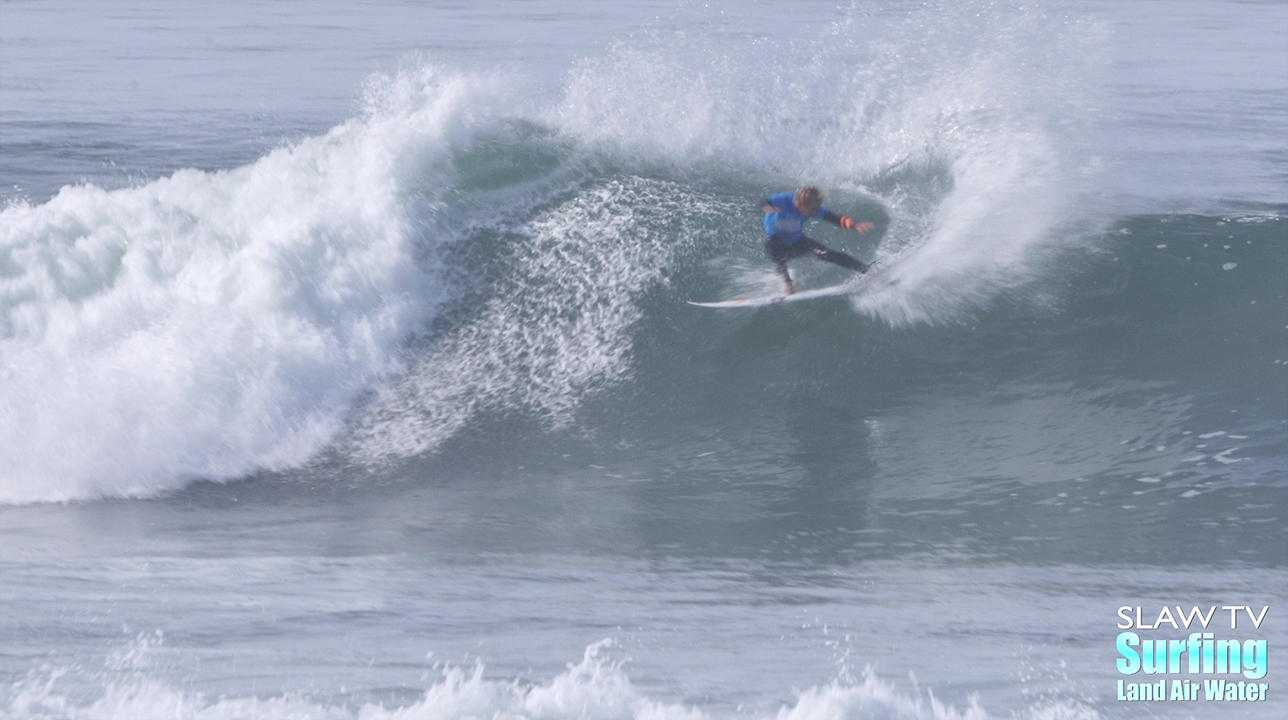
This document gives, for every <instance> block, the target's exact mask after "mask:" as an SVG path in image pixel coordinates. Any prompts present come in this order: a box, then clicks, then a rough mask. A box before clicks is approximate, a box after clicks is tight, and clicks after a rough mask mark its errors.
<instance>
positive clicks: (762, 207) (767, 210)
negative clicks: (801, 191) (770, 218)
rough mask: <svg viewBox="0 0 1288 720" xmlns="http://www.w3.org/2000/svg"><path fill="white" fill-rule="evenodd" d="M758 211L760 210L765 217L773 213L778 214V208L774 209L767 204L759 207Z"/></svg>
mask: <svg viewBox="0 0 1288 720" xmlns="http://www.w3.org/2000/svg"><path fill="white" fill-rule="evenodd" d="M760 209H761V210H764V211H765V214H766V215H768V214H769V213H775V212H778V208H776V207H774V206H773V205H769V204H765V205H761V206H760Z"/></svg>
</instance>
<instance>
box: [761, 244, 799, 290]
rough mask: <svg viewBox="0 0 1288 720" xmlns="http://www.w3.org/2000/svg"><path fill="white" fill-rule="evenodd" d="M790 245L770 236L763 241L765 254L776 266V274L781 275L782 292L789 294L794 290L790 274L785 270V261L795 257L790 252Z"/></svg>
mask: <svg viewBox="0 0 1288 720" xmlns="http://www.w3.org/2000/svg"><path fill="white" fill-rule="evenodd" d="M792 249H793V248H792V247H790V246H787V245H784V244H783V243H782V242H781V241H780V240H779V239H778V238H777V237H770V238H769V239H768V240H766V241H765V254H766V255H768V256H769V259H770V260H773V261H774V267H776V268H778V274H779V275H781V276H782V277H783V283H785V285H784V293H785V294H787V295H791V294H792V293H793V292H795V291H796V289H795V287H793V285H792V274H791V273H790V272H788V270H787V261H788V260H789V259H791V258H793V257H796V255H794V254H793V253H792Z"/></svg>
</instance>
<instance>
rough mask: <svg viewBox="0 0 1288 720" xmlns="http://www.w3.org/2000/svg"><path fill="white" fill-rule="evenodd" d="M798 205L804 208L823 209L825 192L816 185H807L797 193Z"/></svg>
mask: <svg viewBox="0 0 1288 720" xmlns="http://www.w3.org/2000/svg"><path fill="white" fill-rule="evenodd" d="M796 204H797V205H800V206H802V207H822V206H823V191H822V190H819V189H818V188H817V187H815V186H814V185H806V186H805V187H803V188H801V189H800V190H797V191H796Z"/></svg>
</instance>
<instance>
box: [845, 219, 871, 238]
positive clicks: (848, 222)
mask: <svg viewBox="0 0 1288 720" xmlns="http://www.w3.org/2000/svg"><path fill="white" fill-rule="evenodd" d="M841 227H843V228H845V229H846V230H853V231H854V232H856V233H859V234H860V235H862V234H863V233H865V232H867V231H869V230H871V229H872V228H874V227H876V225H874V224H872V223H870V222H866V221H864V222H858V223H856V222H854V218H852V217H848V216H845V215H842V216H841Z"/></svg>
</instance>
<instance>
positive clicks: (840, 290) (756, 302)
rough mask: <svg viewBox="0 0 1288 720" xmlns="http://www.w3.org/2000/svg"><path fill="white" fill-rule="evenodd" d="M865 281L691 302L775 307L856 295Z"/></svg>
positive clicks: (727, 305) (715, 306)
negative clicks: (775, 293)
mask: <svg viewBox="0 0 1288 720" xmlns="http://www.w3.org/2000/svg"><path fill="white" fill-rule="evenodd" d="M862 284H863V281H862V280H859V281H850V282H846V283H841V284H840V285H832V286H830V287H825V288H818V289H817V290H803V291H801V292H797V293H792V294H791V295H768V296H766V297H753V298H742V299H741V300H723V301H720V302H693V301H692V300H689V301H688V302H689V304H690V305H697V306H698V307H710V308H738V307H762V306H764V305H775V304H777V303H789V302H800V301H801V300H813V299H815V298H821V297H832V296H834V295H849V294H851V293H856V292H858V291H859V288H860V287H861V286H862Z"/></svg>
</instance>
